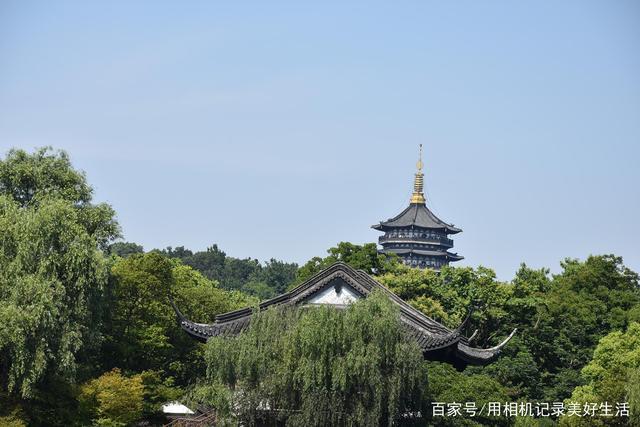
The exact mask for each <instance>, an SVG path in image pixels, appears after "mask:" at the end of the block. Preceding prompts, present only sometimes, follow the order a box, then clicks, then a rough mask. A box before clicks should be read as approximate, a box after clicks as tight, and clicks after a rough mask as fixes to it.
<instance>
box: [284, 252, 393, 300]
mask: <svg viewBox="0 0 640 427" xmlns="http://www.w3.org/2000/svg"><path fill="white" fill-rule="evenodd" d="M327 252H328V253H329V255H328V256H326V257H324V258H321V257H314V258H312V259H310V260H309V261H307V263H306V264H304V265H303V266H302V267H300V269H299V270H298V274H297V276H296V280H295V282H294V283H292V284H291V285H289V288H290V289H291V288H292V287H294V286H295V285H299V284H300V283H302V282H304V281H305V280H307V279H309V278H310V277H311V276H313V275H314V274H317V273H319V272H320V271H322V270H324V269H325V268H327V267H329V266H330V265H331V264H333V263H335V262H338V261H341V262H344V263H346V264H349V265H350V266H351V267H353V268H355V269H358V270H364V271H365V272H366V273H368V274H384V273H387V272H392V271H394V270H395V269H396V268H397V267H398V265H399V261H398V258H397V256H395V255H388V254H382V253H379V252H378V248H377V246H376V244H375V243H365V244H364V245H355V244H353V243H349V242H340V243H338V245H337V246H334V247H332V248H329V249H328V250H327Z"/></svg>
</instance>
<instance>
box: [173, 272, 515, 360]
mask: <svg viewBox="0 0 640 427" xmlns="http://www.w3.org/2000/svg"><path fill="white" fill-rule="evenodd" d="M375 289H379V290H380V291H382V292H383V293H384V294H385V295H386V296H387V297H388V298H389V299H390V300H391V301H392V302H393V303H394V304H396V305H397V306H398V307H399V309H400V321H401V322H402V323H403V325H404V326H405V327H406V328H407V330H408V332H409V334H410V335H411V336H412V337H413V338H414V339H415V340H416V342H417V343H418V345H419V346H420V348H421V349H422V352H423V354H424V357H425V358H426V359H429V360H440V361H445V362H448V363H451V364H453V365H454V366H455V367H457V368H458V369H462V368H464V367H465V366H466V365H468V364H474V365H485V364H487V363H490V362H491V361H493V360H494V359H495V358H496V357H497V356H498V354H499V353H500V351H501V349H502V347H504V345H505V344H506V343H507V342H508V341H509V340H510V339H511V337H512V336H513V334H514V333H515V330H514V331H513V332H512V333H511V335H509V337H507V338H506V339H505V340H504V341H503V342H502V343H501V344H499V345H497V346H495V347H492V348H488V349H482V348H475V347H471V346H470V344H469V340H468V339H467V338H466V337H465V336H464V335H463V334H462V330H463V329H464V327H465V326H466V324H467V322H468V320H469V317H470V315H469V316H467V318H466V319H465V321H464V322H462V324H461V325H460V326H459V327H458V328H456V329H449V328H447V327H446V326H444V325H442V324H441V323H439V322H437V321H436V320H434V319H432V318H430V317H428V316H425V315H424V314H423V313H422V312H420V311H418V310H416V309H415V308H413V307H411V306H410V305H409V304H407V303H406V302H405V301H403V300H402V299H401V298H400V297H398V296H397V295H396V294H394V293H393V292H391V291H390V290H389V289H387V288H386V287H385V286H383V285H382V284H380V283H378V282H377V281H376V280H374V279H373V278H372V277H370V276H369V275H368V274H366V273H365V272H363V271H361V270H355V269H353V268H352V267H350V266H349V265H347V264H344V263H341V262H338V263H335V264H333V265H331V266H330V267H328V268H327V269H325V270H323V271H321V272H319V273H318V274H316V275H314V276H313V277H311V278H310V279H308V280H307V281H305V282H304V283H302V284H301V285H300V286H298V287H296V288H295V289H293V290H291V291H289V292H287V293H285V294H282V295H279V296H277V297H275V298H272V299H269V300H266V301H263V302H262V303H260V304H259V306H258V310H260V311H262V310H266V309H268V308H270V307H277V306H287V305H289V306H296V305H298V306H311V305H316V304H319V303H323V302H320V301H322V296H323V295H326V294H327V293H328V292H333V295H334V296H335V295H338V296H339V295H343V296H344V295H351V296H355V297H356V298H366V297H367V296H368V295H369V294H370V293H371V292H373V291H374V290H375ZM325 301H326V300H325ZM336 301H338V303H335V302H332V303H331V304H333V305H334V306H336V307H345V304H341V303H340V301H339V300H336ZM324 303H326V302H324ZM171 304H172V305H173V308H174V310H175V312H176V314H177V316H178V319H179V323H180V326H181V327H182V329H183V330H184V331H185V332H187V333H188V334H189V335H190V336H191V337H193V338H194V339H197V340H199V341H202V342H206V341H207V340H208V339H209V338H211V337H217V336H233V335H237V334H239V333H240V332H242V331H243V330H244V329H245V328H247V327H248V326H249V324H250V322H251V317H252V315H253V313H254V312H255V309H252V308H243V309H240V310H235V311H231V312H228V313H224V314H219V315H217V316H216V318H215V321H214V323H210V324H205V323H195V322H192V321H190V320H188V319H187V318H186V317H184V316H183V315H182V313H181V312H180V310H179V309H178V308H177V307H176V305H175V304H174V303H173V300H171Z"/></svg>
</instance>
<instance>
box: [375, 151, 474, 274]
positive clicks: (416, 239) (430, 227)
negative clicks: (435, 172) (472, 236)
mask: <svg viewBox="0 0 640 427" xmlns="http://www.w3.org/2000/svg"><path fill="white" fill-rule="evenodd" d="M417 167H418V171H417V172H416V174H415V178H414V182H413V195H412V196H411V200H410V202H409V206H408V207H407V208H406V209H405V210H403V211H402V212H400V213H399V214H398V215H396V216H395V217H393V218H391V219H388V220H387V221H384V222H380V223H379V224H376V225H372V226H371V227H372V228H374V229H376V230H380V231H383V232H384V235H383V236H380V237H379V239H378V242H379V243H380V245H382V250H381V251H380V252H382V253H394V254H397V255H398V256H399V257H400V258H401V259H402V261H403V262H404V263H405V264H406V265H409V266H411V267H418V268H433V269H435V270H439V269H440V268H441V267H442V266H444V265H448V264H449V263H450V262H451V261H459V260H461V259H463V258H464V257H462V256H460V255H458V254H457V253H452V252H449V250H450V249H451V248H453V240H452V239H450V238H449V236H450V235H452V234H456V233H459V232H461V231H462V230H461V229H459V228H456V227H454V226H453V224H447V223H446V222H444V221H442V220H441V219H440V218H438V217H437V216H435V215H434V214H433V212H431V211H430V210H429V208H428V207H427V204H426V200H425V197H424V188H423V187H424V174H423V173H422V144H420V158H419V160H418V164H417Z"/></svg>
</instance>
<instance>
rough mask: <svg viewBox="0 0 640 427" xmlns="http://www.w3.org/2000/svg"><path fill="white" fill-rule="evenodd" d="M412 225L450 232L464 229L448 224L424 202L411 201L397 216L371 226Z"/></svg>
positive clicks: (379, 227) (382, 228)
mask: <svg viewBox="0 0 640 427" xmlns="http://www.w3.org/2000/svg"><path fill="white" fill-rule="evenodd" d="M410 226H414V227H420V228H425V229H440V230H445V231H446V232H447V233H448V234H455V233H459V232H461V231H462V230H461V229H459V228H456V227H454V226H453V225H451V224H447V223H446V222H444V221H442V220H441V219H440V218H438V217H437V216H435V214H434V213H433V212H431V211H430V210H429V208H427V206H426V205H425V204H424V203H411V204H410V205H409V206H408V207H407V208H406V209H405V210H403V211H402V212H400V213H399V214H398V215H396V216H395V217H393V218H390V219H388V220H387V221H381V222H380V223H379V224H376V225H372V226H371V227H372V228H374V229H376V230H384V229H386V228H401V227H410Z"/></svg>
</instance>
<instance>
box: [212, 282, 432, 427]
mask: <svg viewBox="0 0 640 427" xmlns="http://www.w3.org/2000/svg"><path fill="white" fill-rule="evenodd" d="M206 360H207V365H208V368H207V381H208V387H209V390H211V389H213V390H218V391H219V390H220V387H221V386H225V387H228V390H229V391H228V392H227V394H226V395H225V394H223V395H224V396H227V397H228V398H229V399H230V400H231V403H227V404H226V405H223V404H222V405H221V404H220V401H219V398H220V395H221V394H220V393H219V392H218V393H213V394H212V395H213V396H217V399H218V400H216V398H213V397H210V399H211V400H212V401H213V402H215V403H217V405H218V408H221V407H222V408H225V407H226V408H230V407H233V408H236V411H239V418H240V419H241V420H243V421H244V422H247V423H255V422H257V420H260V419H262V420H263V421H264V420H265V419H267V418H271V419H273V418H277V419H280V421H284V422H286V423H287V425H303V426H314V425H316V426H322V425H387V424H389V423H392V422H395V421H397V420H398V419H399V417H400V416H401V415H402V414H408V413H415V412H416V411H420V410H422V411H423V412H422V413H424V409H425V408H424V405H425V399H426V386H427V378H426V368H425V364H424V361H423V357H422V352H421V351H420V349H419V347H418V346H417V344H416V343H415V342H414V341H413V340H412V339H411V338H409V337H407V336H406V333H405V331H404V329H403V328H402V327H401V324H400V322H399V312H398V309H397V307H396V306H395V305H393V304H392V303H391V302H390V301H389V300H388V298H387V297H386V296H385V295H383V294H379V293H377V292H374V293H373V294H372V295H371V296H369V297H368V298H367V299H365V300H363V301H359V302H357V303H354V304H352V305H351V306H350V307H348V308H347V309H345V310H339V309H336V308H333V307H318V308H313V309H309V310H305V309H294V308H288V309H271V310H268V311H266V312H262V313H260V314H254V317H253V319H252V321H251V325H250V327H249V328H248V330H246V331H245V332H243V333H242V334H240V335H239V336H238V337H235V338H214V339H210V340H209V343H208V344H207V351H206ZM205 388H206V387H205ZM203 395H206V393H203V392H202V391H201V392H200V396H203ZM267 408H268V409H269V411H263V410H262V409H267Z"/></svg>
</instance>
